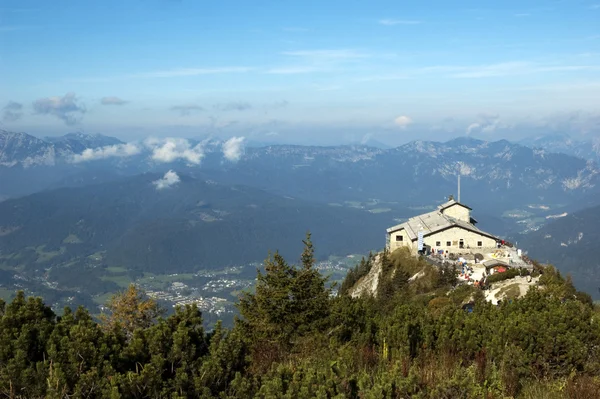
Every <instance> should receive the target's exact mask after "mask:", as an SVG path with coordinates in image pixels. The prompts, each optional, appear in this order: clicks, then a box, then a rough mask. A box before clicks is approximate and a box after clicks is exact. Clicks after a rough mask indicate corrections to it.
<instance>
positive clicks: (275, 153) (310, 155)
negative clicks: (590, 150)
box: [0, 132, 600, 214]
mask: <svg viewBox="0 0 600 399" xmlns="http://www.w3.org/2000/svg"><path fill="white" fill-rule="evenodd" d="M1 134H3V136H4V137H5V140H4V142H10V145H9V146H7V145H5V146H4V148H8V149H10V150H9V151H3V152H2V154H1V156H2V158H1V159H3V160H4V165H5V166H4V167H1V166H0V179H1V180H2V181H3V183H4V184H3V187H2V192H0V195H4V196H9V197H10V196H12V197H15V196H19V195H24V194H28V193H32V192H36V191H40V190H42V189H47V188H56V187H61V186H79V185H84V184H89V183H94V182H102V181H110V180H112V179H115V178H119V177H124V176H131V175H136V174H140V173H146V172H161V173H164V171H165V169H166V168H177V169H178V170H185V171H186V173H188V174H189V175H191V176H197V177H198V178H200V179H204V180H215V181H218V182H222V183H223V184H234V185H235V184H242V185H248V186H253V187H258V188H261V189H264V190H267V191H269V192H272V193H274V194H276V195H281V196H291V197H295V198H303V199H308V200H311V201H317V202H323V203H344V202H347V201H366V200H370V199H376V200H377V201H383V202H396V203H400V204H404V205H406V206H421V205H428V204H432V203H434V202H440V201H442V200H443V199H444V197H445V196H447V195H448V194H451V193H456V177H457V174H458V172H459V170H460V172H461V174H462V176H463V188H462V190H463V195H464V197H463V198H464V200H465V201H466V202H467V203H469V204H471V205H473V206H485V207H486V208H489V209H491V210H493V212H492V213H494V212H495V213H497V214H501V213H502V212H504V211H507V210H509V209H514V208H515V207H526V206H528V205H530V204H537V203H543V204H546V205H549V206H550V207H551V208H552V211H553V210H554V208H558V207H563V206H575V208H576V207H577V206H576V204H577V203H578V202H579V201H580V198H582V197H587V198H590V197H593V196H595V195H596V193H598V192H599V191H600V185H599V184H598V183H599V178H600V177H599V172H600V170H599V169H598V167H597V165H596V164H595V163H594V162H591V161H589V160H584V159H581V158H577V157H574V156H571V155H566V154H557V153H552V152H547V151H545V150H540V149H532V148H529V147H526V146H523V145H520V144H515V143H511V142H509V141H506V140H499V141H495V142H488V141H482V140H477V139H473V138H469V137H460V138H457V139H453V140H450V141H447V142H445V143H440V142H434V141H413V142H410V143H407V144H405V145H402V146H399V147H396V148H391V149H380V148H374V147H368V146H365V145H348V146H330V147H318V146H299V145H270V146H266V147H258V148H256V147H246V148H241V149H240V152H239V157H238V158H237V159H236V160H235V161H231V160H228V159H226V157H225V154H224V152H223V143H224V142H223V141H221V140H218V139H214V138H212V139H211V138H206V139H203V140H187V142H186V143H187V145H188V146H189V148H194V149H195V148H199V149H200V150H199V151H200V152H199V153H201V156H200V160H199V162H198V164H192V163H190V162H188V161H187V160H186V159H182V158H175V159H174V160H171V162H167V163H164V162H161V161H160V160H157V159H155V155H156V154H155V153H154V152H153V151H154V150H153V149H152V147H149V146H148V145H147V143H145V144H139V146H138V147H139V152H138V153H135V154H132V155H129V156H118V157H116V156H115V157H110V156H107V157H104V158H102V159H96V160H84V161H79V162H77V163H72V161H73V159H74V156H76V155H79V154H81V152H82V151H83V150H84V149H85V148H92V147H90V146H93V145H100V144H103V145H104V146H114V145H116V144H118V145H123V144H124V143H122V142H121V141H119V140H118V139H115V138H111V137H106V136H101V135H93V136H89V135H84V134H69V135H66V136H63V137H60V138H51V139H48V140H49V141H43V140H40V139H36V138H34V137H33V136H28V135H24V134H20V135H16V134H12V133H8V132H1ZM8 136H10V139H9V140H7V139H6V137H8ZM96 148H98V147H96ZM25 160H27V161H25ZM36 162H38V163H37V164H36ZM25 164H26V165H28V166H27V167H25V166H24V165H25ZM9 165H10V167H9ZM35 165H44V167H43V168H37V167H35ZM48 165H54V166H52V167H47V166H48ZM586 205H587V204H586Z"/></svg>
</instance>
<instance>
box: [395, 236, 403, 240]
mask: <svg viewBox="0 0 600 399" xmlns="http://www.w3.org/2000/svg"><path fill="white" fill-rule="evenodd" d="M396 241H404V237H403V236H396Z"/></svg>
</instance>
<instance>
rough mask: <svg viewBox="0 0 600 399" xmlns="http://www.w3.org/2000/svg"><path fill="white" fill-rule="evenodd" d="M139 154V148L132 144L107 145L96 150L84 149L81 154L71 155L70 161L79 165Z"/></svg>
mask: <svg viewBox="0 0 600 399" xmlns="http://www.w3.org/2000/svg"><path fill="white" fill-rule="evenodd" d="M140 152H141V149H140V147H138V146H137V145H136V144H134V143H126V144H115V145H107V146H104V147H98V148H86V149H85V150H83V152H82V153H81V154H75V155H73V158H72V160H71V161H72V162H73V163H79V162H86V161H95V160H98V159H106V158H125V157H130V156H132V155H137V154H139V153H140Z"/></svg>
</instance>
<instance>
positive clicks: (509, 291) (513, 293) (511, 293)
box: [496, 283, 521, 299]
mask: <svg viewBox="0 0 600 399" xmlns="http://www.w3.org/2000/svg"><path fill="white" fill-rule="evenodd" d="M520 295H521V289H520V288H519V284H517V283H515V284H510V285H507V286H506V287H504V288H502V289H501V290H500V291H498V293H497V294H496V298H502V297H505V298H507V299H514V298H518V297H519V296H520Z"/></svg>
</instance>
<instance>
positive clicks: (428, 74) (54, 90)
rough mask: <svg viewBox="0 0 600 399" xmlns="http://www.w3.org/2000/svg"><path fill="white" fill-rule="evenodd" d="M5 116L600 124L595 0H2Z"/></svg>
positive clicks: (440, 128)
mask: <svg viewBox="0 0 600 399" xmlns="http://www.w3.org/2000/svg"><path fill="white" fill-rule="evenodd" d="M0 7H1V8H0V76H1V78H0V104H3V105H2V107H3V120H2V125H1V126H2V127H3V128H5V129H9V130H17V131H27V132H30V133H33V134H38V135H46V134H48V135H53V134H64V133H66V132H69V131H85V132H90V133H91V132H100V133H105V134H114V135H117V136H119V137H122V138H125V139H140V138H142V137H145V136H148V135H154V136H185V137H193V136H200V135H204V134H214V135H221V136H231V135H240V134H242V135H245V136H246V137H248V138H250V139H253V140H256V141H281V142H315V143H335V142H348V141H360V140H363V141H364V140H367V139H369V138H373V139H376V140H381V141H384V142H387V143H392V144H396V143H400V142H403V141H407V140H411V139H414V138H431V139H444V138H451V137H455V136H461V135H466V134H469V135H473V136H477V137H484V138H490V137H500V136H502V137H508V138H518V137H520V136H523V135H530V134H538V133H553V132H559V133H569V134H572V135H575V136H577V135H587V136H590V135H599V134H600V114H599V110H600V1H598V0H596V1H594V0H592V1H577V0H570V1H512V0H508V1H493V2H492V1H453V2H449V1H419V2H417V1H369V2H367V1H352V0H344V1H338V0H321V1H308V0H305V1H297V2H296V1H294V2H291V1H290V2H287V1H285V2H284V1H248V0H245V1H228V0H221V1H205V0H197V1H190V0H180V1H176V0H154V1H153V0H135V1H134V0H121V1H106V0H104V1H91V0H90V1H61V0H57V1H46V0H44V1H27V0H19V1H12V0H4V1H3V2H2V3H1V4H0Z"/></svg>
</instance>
